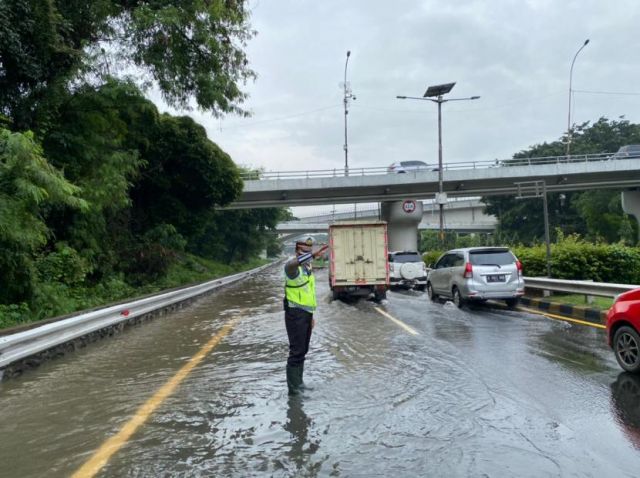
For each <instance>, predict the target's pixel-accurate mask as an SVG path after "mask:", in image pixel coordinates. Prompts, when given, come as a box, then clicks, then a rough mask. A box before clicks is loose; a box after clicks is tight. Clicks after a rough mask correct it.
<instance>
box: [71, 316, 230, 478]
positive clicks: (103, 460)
mask: <svg viewBox="0 0 640 478" xmlns="http://www.w3.org/2000/svg"><path fill="white" fill-rule="evenodd" d="M237 321H238V319H233V320H231V321H230V322H229V323H227V324H226V325H225V326H224V327H222V329H221V330H220V332H218V333H217V334H216V335H215V336H214V337H212V338H211V340H209V342H207V343H206V344H205V345H204V346H203V347H202V348H201V349H200V350H199V351H198V353H196V354H195V355H194V356H193V357H191V359H189V361H188V362H187V363H186V364H185V365H184V366H183V367H182V368H181V369H180V370H178V372H177V373H176V374H175V375H174V376H173V377H172V378H171V379H170V380H169V381H168V382H167V383H165V384H164V385H163V386H162V387H161V388H160V389H159V390H158V391H157V392H156V393H155V394H154V395H153V396H152V397H151V398H150V399H149V400H147V401H146V402H145V403H144V404H143V405H142V406H141V407H140V408H138V410H137V411H136V413H135V414H134V416H133V417H132V418H131V419H130V420H129V421H128V422H127V423H125V424H124V426H123V427H122V428H121V429H120V431H119V432H118V433H117V434H116V435H114V436H112V437H111V438H109V439H108V440H107V441H105V442H104V443H103V444H102V446H101V447H100V448H98V450H97V451H96V452H95V453H94V454H93V456H92V457H91V458H90V459H89V460H88V461H86V462H85V464H84V465H82V466H81V467H80V468H79V469H78V471H76V472H75V473H74V474H73V475H72V478H89V477H93V476H95V475H96V474H97V473H98V472H99V471H100V470H101V469H102V467H103V466H104V465H106V464H107V462H108V461H109V458H111V456H112V455H113V454H114V453H116V452H117V451H118V450H119V449H120V448H122V446H124V444H125V443H127V441H128V440H129V439H130V438H131V436H132V435H133V434H134V433H135V432H136V430H137V429H138V428H140V426H141V425H143V424H144V422H146V421H147V419H148V418H149V417H150V416H151V414H152V413H153V412H155V410H156V409H157V408H158V407H159V406H160V405H161V404H162V402H164V401H165V400H166V399H167V397H168V396H169V395H171V394H172V393H173V392H174V391H175V389H176V388H177V387H178V385H180V383H181V382H182V381H183V380H184V378H185V377H186V376H187V375H189V373H190V372H191V371H192V370H193V369H194V367H196V365H198V364H199V363H200V362H201V361H202V360H203V359H204V358H205V357H206V356H207V354H208V353H209V352H211V350H212V349H213V348H214V347H215V346H216V345H218V344H219V343H220V341H221V340H222V339H223V338H224V337H225V336H226V335H227V334H228V333H229V332H230V331H231V329H232V328H233V326H234V325H235V323H236V322H237Z"/></svg>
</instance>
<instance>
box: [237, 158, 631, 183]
mask: <svg viewBox="0 0 640 478" xmlns="http://www.w3.org/2000/svg"><path fill="white" fill-rule="evenodd" d="M634 157H638V158H640V155H638V154H632V155H629V156H625V157H616V153H598V154H572V155H570V156H542V157H538V158H510V159H503V160H498V159H496V160H494V161H464V162H458V163H447V164H445V165H443V170H444V171H453V170H465V169H486V168H503V167H511V166H536V165H549V164H568V163H587V162H591V161H605V160H611V159H631V158H634ZM437 171H438V164H428V165H426V166H424V167H421V168H417V169H414V168H406V173H405V174H418V173H420V174H421V173H425V172H437ZM385 174H398V172H397V171H390V170H389V168H388V167H371V168H350V169H349V174H348V175H347V174H345V170H344V169H316V170H310V171H248V172H244V173H241V175H240V176H241V177H242V179H244V180H245V181H251V180H255V181H257V180H261V179H308V178H337V177H347V176H376V175H385Z"/></svg>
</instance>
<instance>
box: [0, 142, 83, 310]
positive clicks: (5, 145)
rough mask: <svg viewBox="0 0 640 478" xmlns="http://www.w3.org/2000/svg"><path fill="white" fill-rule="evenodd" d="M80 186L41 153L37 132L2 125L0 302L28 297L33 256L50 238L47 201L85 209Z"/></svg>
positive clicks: (0, 152)
mask: <svg viewBox="0 0 640 478" xmlns="http://www.w3.org/2000/svg"><path fill="white" fill-rule="evenodd" d="M79 193H80V190H79V188H78V187H76V186H74V185H73V184H71V183H70V182H68V181H67V180H66V179H65V178H64V177H63V175H62V173H61V172H60V171H58V170H56V169H55V168H54V167H53V166H51V165H50V164H49V163H48V162H47V161H46V159H45V158H44V157H43V155H42V148H41V147H40V145H38V144H37V143H36V142H35V141H34V138H33V134H32V133H25V134H20V133H11V132H9V131H8V130H6V129H0V251H2V254H0V270H2V274H0V303H10V302H19V301H21V300H24V299H27V298H29V296H30V294H31V293H32V291H33V290H32V289H33V282H34V280H35V274H34V269H33V260H32V258H33V254H34V253H35V252H36V251H37V250H38V248H39V247H41V246H43V245H44V244H45V243H46V242H47V239H48V234H49V228H48V227H47V225H46V223H45V222H44V220H43V211H44V208H45V207H46V206H47V205H51V204H65V205H67V206H69V207H72V208H78V209H86V207H87V204H86V202H85V201H83V200H82V199H80V198H79V197H78V195H79Z"/></svg>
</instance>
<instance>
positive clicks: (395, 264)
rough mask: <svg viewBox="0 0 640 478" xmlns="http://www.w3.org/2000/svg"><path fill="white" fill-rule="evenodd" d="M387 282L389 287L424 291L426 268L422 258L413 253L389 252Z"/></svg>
mask: <svg viewBox="0 0 640 478" xmlns="http://www.w3.org/2000/svg"><path fill="white" fill-rule="evenodd" d="M389 282H390V286H391V287H404V288H407V289H410V288H412V287H413V288H414V289H416V290H424V289H425V287H426V285H427V267H426V266H425V263H424V261H423V260H422V256H421V255H420V254H419V253H418V252H415V251H394V252H389Z"/></svg>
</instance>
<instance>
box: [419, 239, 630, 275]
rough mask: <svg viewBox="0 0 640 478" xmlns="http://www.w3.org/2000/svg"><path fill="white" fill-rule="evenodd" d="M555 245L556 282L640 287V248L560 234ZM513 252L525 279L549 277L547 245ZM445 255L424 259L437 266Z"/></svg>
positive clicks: (433, 254) (520, 247) (429, 255)
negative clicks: (571, 281) (587, 282)
mask: <svg viewBox="0 0 640 478" xmlns="http://www.w3.org/2000/svg"><path fill="white" fill-rule="evenodd" d="M556 235H557V240H556V242H554V243H553V244H551V276H552V277H553V278H555V279H568V280H592V281H595V282H612V283H619V284H640V248H638V247H629V246H625V245H624V244H621V243H617V244H606V243H603V242H599V243H593V242H589V241H586V240H584V239H583V238H581V237H580V236H579V235H577V234H572V235H569V236H566V237H565V236H564V235H563V234H562V232H561V231H556ZM511 250H512V251H513V253H514V254H515V255H516V257H517V258H518V259H519V260H520V261H521V262H522V265H523V268H524V274H525V276H530V277H538V276H539V277H544V276H546V275H547V251H546V246H545V245H544V244H538V245H535V246H523V245H515V246H512V247H511ZM443 253H444V251H443V250H441V249H432V250H429V251H427V252H425V253H424V254H423V256H422V258H423V260H424V262H425V264H431V265H433V264H435V263H436V261H437V260H438V258H439V257H440V256H441V255H442V254H443Z"/></svg>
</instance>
